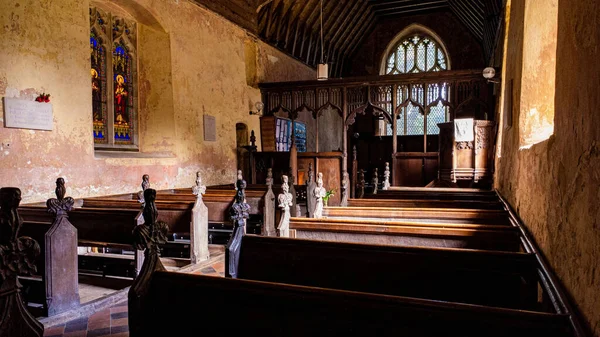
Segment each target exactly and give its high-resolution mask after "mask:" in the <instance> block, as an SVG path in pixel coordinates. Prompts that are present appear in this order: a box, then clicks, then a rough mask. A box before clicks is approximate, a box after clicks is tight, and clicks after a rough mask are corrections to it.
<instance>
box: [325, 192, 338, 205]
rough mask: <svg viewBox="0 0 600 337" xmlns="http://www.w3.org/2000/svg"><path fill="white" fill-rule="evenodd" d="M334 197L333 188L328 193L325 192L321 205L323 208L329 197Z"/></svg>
mask: <svg viewBox="0 0 600 337" xmlns="http://www.w3.org/2000/svg"><path fill="white" fill-rule="evenodd" d="M334 195H335V188H332V189H330V190H329V191H326V192H325V195H324V196H323V204H324V205H325V206H327V201H328V200H329V198H330V197H332V196H334Z"/></svg>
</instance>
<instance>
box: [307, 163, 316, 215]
mask: <svg viewBox="0 0 600 337" xmlns="http://www.w3.org/2000/svg"><path fill="white" fill-rule="evenodd" d="M314 175H315V174H314V172H313V164H312V163H308V180H307V183H306V213H307V214H306V215H307V216H308V217H309V218H314V217H315V207H316V206H317V205H316V204H317V200H316V199H315V198H314V197H313V196H314V195H315V188H316V187H317V184H316V183H315V176H314Z"/></svg>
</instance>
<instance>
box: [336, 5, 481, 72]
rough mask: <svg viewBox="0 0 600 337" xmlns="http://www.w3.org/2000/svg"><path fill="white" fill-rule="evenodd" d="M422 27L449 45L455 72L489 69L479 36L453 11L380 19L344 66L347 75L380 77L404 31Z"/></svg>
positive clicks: (448, 48)
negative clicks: (386, 57)
mask: <svg viewBox="0 0 600 337" xmlns="http://www.w3.org/2000/svg"><path fill="white" fill-rule="evenodd" d="M411 24H419V25H422V26H425V27H426V28H428V29H431V30H432V31H433V32H434V33H436V34H437V35H438V36H439V37H440V38H441V40H442V42H443V43H444V44H445V45H446V48H447V50H448V54H449V58H450V62H451V69H453V70H457V69H477V68H483V67H484V66H485V62H484V56H483V49H482V47H481V44H480V43H479V42H478V41H477V39H476V38H475V36H474V35H473V34H471V33H470V32H469V30H468V29H467V28H466V27H465V26H464V25H463V24H462V23H461V22H460V21H459V20H458V19H457V18H456V17H455V16H454V14H452V13H451V12H450V11H449V10H448V11H443V12H435V13H429V14H423V15H412V16H405V17H400V18H387V19H385V18H382V19H378V20H377V24H376V25H375V28H373V31H372V32H371V33H370V34H369V35H367V36H366V37H365V39H364V40H363V41H362V43H361V45H360V46H359V47H358V49H357V51H356V52H355V54H354V56H353V57H352V59H351V60H348V61H346V64H344V73H343V75H344V76H346V77H348V76H363V75H379V70H380V65H381V60H382V58H383V53H384V52H385V50H386V48H387V47H388V45H389V44H390V42H391V41H393V40H394V37H396V35H397V34H399V33H400V32H401V31H402V30H403V29H404V28H406V27H408V26H410V25H411Z"/></svg>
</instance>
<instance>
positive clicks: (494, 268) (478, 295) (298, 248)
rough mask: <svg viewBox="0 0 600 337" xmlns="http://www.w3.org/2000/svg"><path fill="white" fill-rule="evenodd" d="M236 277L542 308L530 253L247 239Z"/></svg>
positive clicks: (514, 306) (456, 300)
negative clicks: (538, 299) (538, 298)
mask: <svg viewBox="0 0 600 337" xmlns="http://www.w3.org/2000/svg"><path fill="white" fill-rule="evenodd" d="M226 275H227V273H226ZM238 278H241V279H248V280H256V281H266V282H277V283H287V284H298V285H304V286H313V287H322V288H333V289H342V290H348V291H361V292H370V293H379V294H386V295H396V296H409V297H418V298H423V299H432V300H442V301H452V302H461V303H469V304H478V305H488V306H497V307H504V308H513V309H523V310H538V309H539V308H538V305H539V304H538V302H537V296H538V288H537V287H538V277H537V261H536V259H535V256H533V255H532V254H525V253H516V252H498V251H484V250H465V249H444V248H426V247H397V246H396V247H394V246H382V245H366V244H355V243H341V242H325V241H313V240H300V239H285V238H273V237H261V236H255V235H246V236H244V238H243V239H242V245H241V253H240V257H239V267H238Z"/></svg>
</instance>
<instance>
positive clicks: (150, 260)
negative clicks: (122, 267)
mask: <svg viewBox="0 0 600 337" xmlns="http://www.w3.org/2000/svg"><path fill="white" fill-rule="evenodd" d="M144 200H145V205H144V211H143V212H144V224H142V225H137V226H136V227H135V228H134V229H133V240H134V242H133V246H134V248H135V249H138V250H144V264H143V265H142V270H141V272H140V274H139V275H138V276H137V277H136V278H135V280H133V283H132V284H131V287H130V288H129V293H128V294H127V297H128V309H129V334H130V336H134V337H136V336H140V331H141V324H142V321H143V319H142V318H141V317H140V315H141V312H142V308H143V307H144V297H145V296H146V294H147V293H148V288H149V286H150V278H151V277H152V274H153V273H154V272H155V271H162V270H166V269H165V267H164V266H163V264H162V262H161V261H160V247H159V245H160V244H164V243H166V242H167V232H168V229H169V228H168V226H167V224H166V223H165V222H164V221H157V218H158V210H157V209H156V203H155V201H156V190H154V189H152V188H148V189H146V190H145V191H144Z"/></svg>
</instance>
